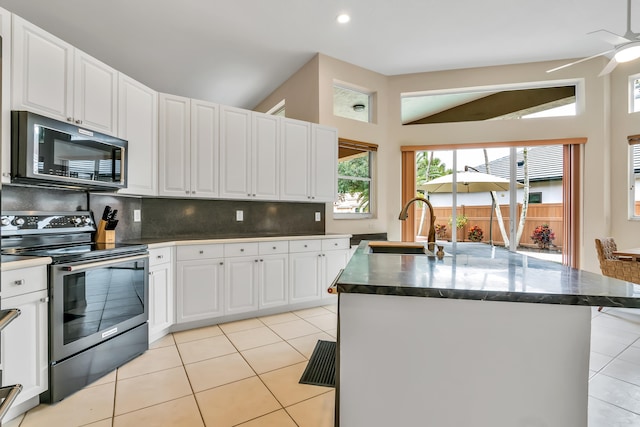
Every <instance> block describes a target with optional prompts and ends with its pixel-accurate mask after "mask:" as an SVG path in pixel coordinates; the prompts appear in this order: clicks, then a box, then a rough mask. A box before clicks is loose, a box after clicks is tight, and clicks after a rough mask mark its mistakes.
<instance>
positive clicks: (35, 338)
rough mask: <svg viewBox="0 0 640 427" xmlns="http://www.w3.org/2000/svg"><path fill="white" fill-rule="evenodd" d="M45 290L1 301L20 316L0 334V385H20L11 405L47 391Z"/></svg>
mask: <svg viewBox="0 0 640 427" xmlns="http://www.w3.org/2000/svg"><path fill="white" fill-rule="evenodd" d="M47 305H48V304H47V291H38V292H30V293H28V294H23V295H19V296H15V297H11V298H2V308H3V309H7V308H18V309H20V312H21V314H20V316H18V317H17V318H16V319H15V320H14V321H13V322H11V323H10V324H9V325H8V326H7V327H6V328H5V329H4V330H3V331H2V385H12V384H22V387H23V389H22V392H20V394H19V395H18V397H17V398H16V400H15V402H14V404H13V405H14V406H16V405H18V404H20V403H22V402H24V401H26V400H28V399H30V398H32V397H34V396H38V395H39V394H40V393H42V392H43V391H45V390H47V387H48V378H49V370H48V369H49V365H48V362H49V353H48V351H49V350H48V336H49V333H48V331H47V312H48V308H47Z"/></svg>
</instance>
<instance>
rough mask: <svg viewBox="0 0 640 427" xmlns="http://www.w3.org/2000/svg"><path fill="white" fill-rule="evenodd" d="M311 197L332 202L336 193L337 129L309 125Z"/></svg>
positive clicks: (319, 200)
mask: <svg viewBox="0 0 640 427" xmlns="http://www.w3.org/2000/svg"><path fill="white" fill-rule="evenodd" d="M311 130H312V138H311V198H312V199H313V200H315V201H316V202H334V201H335V200H336V197H337V194H338V131H337V129H335V128H330V127H326V126H320V125H316V124H313V125H312V126H311Z"/></svg>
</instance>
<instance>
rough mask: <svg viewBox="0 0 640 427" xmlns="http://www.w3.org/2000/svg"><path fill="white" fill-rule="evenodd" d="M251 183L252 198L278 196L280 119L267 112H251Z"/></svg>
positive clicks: (270, 198)
mask: <svg viewBox="0 0 640 427" xmlns="http://www.w3.org/2000/svg"><path fill="white" fill-rule="evenodd" d="M251 141H252V146H251V169H250V170H251V185H252V188H253V191H252V192H251V196H252V198H254V199H267V200H278V199H279V198H280V187H279V182H280V175H279V171H278V166H279V164H280V119H279V117H278V116H272V115H269V114H262V113H255V112H254V113H252V126H251Z"/></svg>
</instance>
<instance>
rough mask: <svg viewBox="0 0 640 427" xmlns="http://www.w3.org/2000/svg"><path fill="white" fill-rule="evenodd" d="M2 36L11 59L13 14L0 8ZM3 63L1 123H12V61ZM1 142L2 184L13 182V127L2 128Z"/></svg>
mask: <svg viewBox="0 0 640 427" xmlns="http://www.w3.org/2000/svg"><path fill="white" fill-rule="evenodd" d="M0 36H1V37H2V55H3V56H4V57H5V58H11V40H12V36H11V12H9V11H8V10H5V9H2V8H0ZM1 62H2V79H1V83H2V90H1V92H0V94H2V95H1V96H2V101H0V105H1V106H2V115H1V117H0V123H11V61H9V60H6V61H1ZM0 140H1V141H2V153H1V155H0V159H2V170H1V172H2V183H8V182H11V126H6V125H5V126H2V127H1V128H0Z"/></svg>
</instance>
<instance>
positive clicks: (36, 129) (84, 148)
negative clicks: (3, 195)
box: [11, 111, 128, 190]
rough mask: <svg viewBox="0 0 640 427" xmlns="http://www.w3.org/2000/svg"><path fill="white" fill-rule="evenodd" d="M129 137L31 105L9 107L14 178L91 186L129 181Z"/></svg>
mask: <svg viewBox="0 0 640 427" xmlns="http://www.w3.org/2000/svg"><path fill="white" fill-rule="evenodd" d="M127 145H128V143H127V141H125V140H123V139H120V138H115V137H113V136H109V135H105V134H102V133H99V132H95V131H92V130H87V129H84V128H81V127H78V126H76V125H74V124H72V123H65V122H62V121H59V120H54V119H51V118H48V117H44V116H41V115H39V114H35V113H31V112H29V111H12V112H11V181H12V182H16V183H23V184H36V185H46V186H56V187H67V188H84V189H91V190H118V189H121V188H126V187H127Z"/></svg>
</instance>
